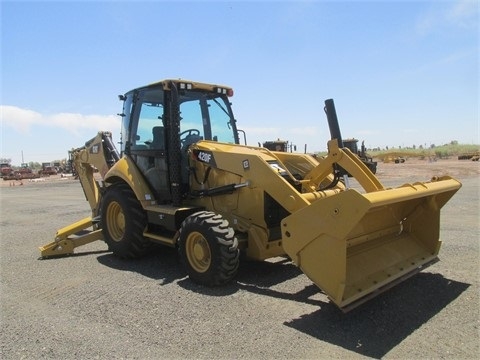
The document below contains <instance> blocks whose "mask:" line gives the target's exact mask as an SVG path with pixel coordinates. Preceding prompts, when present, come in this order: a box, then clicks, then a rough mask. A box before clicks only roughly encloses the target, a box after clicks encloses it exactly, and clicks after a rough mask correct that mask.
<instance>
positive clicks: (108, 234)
mask: <svg viewBox="0 0 480 360" xmlns="http://www.w3.org/2000/svg"><path fill="white" fill-rule="evenodd" d="M101 224H102V234H103V238H104V240H105V242H106V243H107V245H108V248H109V249H110V250H111V251H112V252H113V253H114V254H115V255H117V256H119V257H122V258H130V259H131V258H138V257H141V256H143V255H145V253H146V252H147V251H148V249H149V245H150V242H149V241H148V240H147V239H145V238H144V236H143V231H144V230H145V227H146V226H147V217H146V214H145V211H144V210H143V208H142V205H141V204H140V202H139V201H138V200H137V198H136V196H135V193H134V192H133V191H132V189H130V187H129V186H128V185H126V184H115V185H111V186H110V187H108V189H107V191H106V193H105V195H104V197H103V201H102V223H101Z"/></svg>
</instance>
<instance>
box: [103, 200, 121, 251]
mask: <svg viewBox="0 0 480 360" xmlns="http://www.w3.org/2000/svg"><path fill="white" fill-rule="evenodd" d="M107 228H108V233H109V234H110V236H111V238H112V240H114V241H117V242H119V241H121V240H122V239H123V234H125V215H124V214H123V210H122V207H121V206H120V204H119V203H118V202H116V201H113V202H112V203H110V205H108V208H107Z"/></svg>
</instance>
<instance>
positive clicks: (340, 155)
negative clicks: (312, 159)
mask: <svg viewBox="0 0 480 360" xmlns="http://www.w3.org/2000/svg"><path fill="white" fill-rule="evenodd" d="M327 146H328V155H327V157H326V158H324V159H322V161H321V162H320V164H319V165H318V166H317V167H315V168H314V169H313V170H312V171H311V172H310V173H309V174H307V175H306V176H305V180H307V181H306V182H304V183H303V189H304V191H305V192H312V191H317V190H318V189H319V188H320V184H321V183H322V181H324V180H325V179H326V178H327V176H328V175H330V174H331V173H332V171H333V168H334V165H335V164H338V165H340V166H341V167H342V168H343V169H345V170H346V171H347V172H349V173H350V174H351V175H352V176H353V177H354V178H355V179H356V180H357V181H358V182H359V183H360V185H361V186H362V187H363V189H364V190H365V191H366V192H372V191H379V190H384V189H385V188H384V186H383V185H382V183H381V182H380V180H378V178H377V177H376V176H375V175H374V174H373V173H372V172H371V171H370V169H369V168H368V167H367V166H366V165H365V164H363V162H362V161H361V160H360V159H359V158H358V157H357V156H355V154H353V153H352V152H351V151H350V150H349V149H347V148H343V149H340V148H339V147H338V142H337V140H336V139H333V140H330V141H329V142H328V144H327Z"/></svg>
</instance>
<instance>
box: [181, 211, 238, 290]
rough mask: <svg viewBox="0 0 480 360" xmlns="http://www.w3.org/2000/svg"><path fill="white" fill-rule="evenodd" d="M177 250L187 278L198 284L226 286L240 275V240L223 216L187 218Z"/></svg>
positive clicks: (207, 213)
mask: <svg viewBox="0 0 480 360" xmlns="http://www.w3.org/2000/svg"><path fill="white" fill-rule="evenodd" d="M178 251H179V255H180V260H181V261H182V263H183V265H184V267H185V269H186V271H187V273H188V276H189V277H190V279H192V280H193V281H194V282H196V283H198V284H201V285H206V286H218V285H223V284H226V283H228V282H229V281H231V280H232V279H233V278H234V277H235V275H236V274H237V270H238V265H239V253H240V252H239V250H238V241H237V238H236V237H235V233H234V231H233V229H232V228H231V227H230V226H229V224H228V221H227V220H225V219H223V217H222V216H221V215H218V214H215V213H213V212H210V211H200V212H197V213H195V214H192V215H190V216H189V217H188V218H186V219H185V221H184V222H183V224H182V227H181V229H180V237H179V240H178Z"/></svg>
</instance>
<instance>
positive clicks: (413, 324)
mask: <svg viewBox="0 0 480 360" xmlns="http://www.w3.org/2000/svg"><path fill="white" fill-rule="evenodd" d="M98 261H99V262H100V263H101V264H103V265H105V266H108V267H111V268H114V269H118V270H123V271H132V272H137V273H140V274H142V275H144V276H147V277H149V278H151V279H154V280H157V281H159V284H160V285H167V284H170V283H173V282H176V285H178V286H181V287H182V288H184V289H186V290H189V291H194V292H196V293H201V294H204V295H208V296H228V295H231V294H233V293H235V292H237V291H248V292H252V293H255V294H258V295H261V296H269V297H272V298H277V299H283V300H289V301H295V302H300V303H306V304H310V305H314V306H318V310H316V311H314V312H313V313H310V314H305V315H303V316H302V317H300V318H297V319H292V320H290V321H287V322H285V323H284V325H286V326H288V327H291V328H293V329H296V330H298V331H301V332H302V333H305V334H307V335H310V336H312V337H314V338H317V339H319V340H321V341H325V342H328V343H331V344H334V345H337V346H340V347H342V348H345V349H347V350H350V351H354V352H356V353H358V354H361V355H365V356H368V357H372V358H381V357H383V356H384V355H385V354H387V353H388V352H389V351H390V350H392V349H393V348H394V347H395V346H397V345H398V344H399V343H401V342H402V341H403V340H404V339H405V338H407V337H408V336H409V335H410V334H412V333H413V332H414V331H415V330H416V329H418V328H419V327H421V326H422V325H423V324H425V323H427V322H428V321H429V320H430V319H431V318H432V317H433V316H435V315H436V314H438V313H439V312H440V311H441V310H442V309H443V308H444V307H445V306H447V305H448V304H449V303H451V302H452V301H454V300H455V299H456V298H457V297H459V296H460V295H461V294H462V293H463V292H464V291H465V290H466V289H467V288H468V287H469V286H470V285H469V284H466V283H461V282H457V281H453V280H450V279H447V278H444V277H443V276H442V275H440V274H434V273H428V272H422V273H419V274H417V275H415V276H414V277H412V278H410V279H408V280H406V281H405V282H403V283H401V284H399V285H397V286H395V287H394V288H392V289H390V290H388V291H387V292H385V293H383V294H381V295H379V296H377V297H376V298H374V299H372V300H370V301H368V302H367V303H365V304H363V305H361V306H359V307H357V308H355V309H353V310H352V311H350V312H348V313H346V314H344V313H343V312H341V311H340V310H339V309H338V308H337V307H336V306H335V305H333V303H331V302H328V301H321V300H318V296H317V297H313V298H312V296H314V295H315V294H318V293H319V292H321V290H320V289H319V288H318V287H317V286H316V285H314V284H313V283H312V284H311V285H308V286H306V287H305V288H303V289H302V290H300V291H298V292H296V293H286V292H282V291H278V290H275V289H273V288H272V287H273V285H276V284H280V283H282V282H284V281H287V280H290V279H293V278H295V277H297V276H303V275H302V272H301V271H300V270H299V269H298V268H297V267H296V266H295V265H293V264H292V263H291V262H290V261H289V260H288V259H285V260H280V261H278V262H276V263H271V262H266V261H265V262H245V261H244V262H241V265H240V268H239V271H238V275H237V277H236V279H235V281H232V282H231V283H230V284H227V285H225V286H222V287H213V288H209V287H205V286H201V285H198V284H195V283H193V282H192V281H191V280H190V279H189V278H188V277H187V276H186V274H185V273H184V272H183V270H182V268H181V266H180V262H179V260H178V257H177V252H176V250H175V249H171V248H159V249H157V250H156V251H152V253H151V254H149V255H148V256H146V257H145V258H142V259H138V260H123V259H119V258H117V257H115V256H113V255H112V254H110V253H109V254H104V255H100V256H99V257H98ZM322 298H323V296H322ZM325 299H326V297H325Z"/></svg>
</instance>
